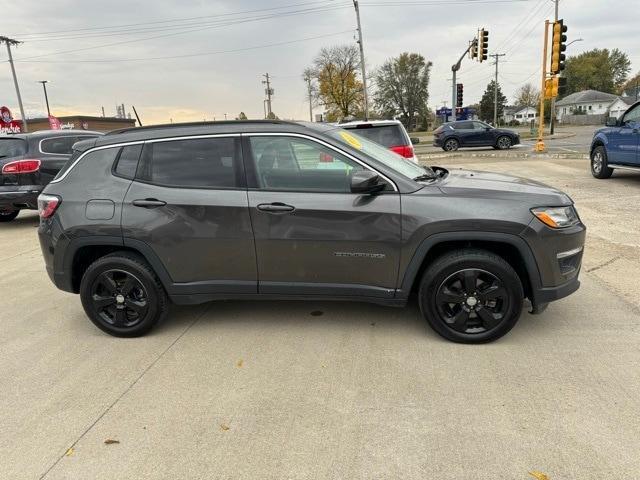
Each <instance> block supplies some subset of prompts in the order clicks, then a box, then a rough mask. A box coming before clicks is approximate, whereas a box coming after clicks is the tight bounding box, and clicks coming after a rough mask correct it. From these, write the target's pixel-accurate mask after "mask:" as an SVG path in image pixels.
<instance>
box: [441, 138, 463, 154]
mask: <svg viewBox="0 0 640 480" xmlns="http://www.w3.org/2000/svg"><path fill="white" fill-rule="evenodd" d="M458 148H460V142H459V141H458V140H456V139H455V138H450V139H448V140H447V141H445V142H444V145H443V146H442V149H443V150H444V151H445V152H454V151H456V150H458Z"/></svg>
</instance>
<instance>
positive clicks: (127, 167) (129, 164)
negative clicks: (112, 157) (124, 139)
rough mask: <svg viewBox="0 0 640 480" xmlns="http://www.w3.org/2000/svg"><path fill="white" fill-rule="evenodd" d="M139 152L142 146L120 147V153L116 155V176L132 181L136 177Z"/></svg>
mask: <svg viewBox="0 0 640 480" xmlns="http://www.w3.org/2000/svg"><path fill="white" fill-rule="evenodd" d="M141 151H142V144H140V145H127V146H126V147H122V149H121V150H120V153H119V154H118V160H117V163H116V168H115V172H116V175H119V176H121V177H125V178H129V179H133V178H134V177H135V176H136V170H137V168H138V159H139V158H140V152H141Z"/></svg>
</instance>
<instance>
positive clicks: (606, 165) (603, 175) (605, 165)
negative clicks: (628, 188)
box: [589, 145, 613, 179]
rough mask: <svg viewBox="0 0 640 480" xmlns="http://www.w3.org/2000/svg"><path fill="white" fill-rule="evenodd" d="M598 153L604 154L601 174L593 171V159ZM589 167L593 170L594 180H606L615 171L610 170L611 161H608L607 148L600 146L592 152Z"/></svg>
mask: <svg viewBox="0 0 640 480" xmlns="http://www.w3.org/2000/svg"><path fill="white" fill-rule="evenodd" d="M597 152H600V153H602V168H601V169H600V173H597V172H596V171H595V170H594V169H593V157H595V155H596V153H597ZM589 167H590V168H591V175H593V176H594V178H599V179H604V178H609V177H611V174H612V173H613V169H612V168H609V161H608V159H607V149H606V148H604V147H603V146H601V145H599V146H597V147H596V148H594V149H593V152H591V156H590V158H589Z"/></svg>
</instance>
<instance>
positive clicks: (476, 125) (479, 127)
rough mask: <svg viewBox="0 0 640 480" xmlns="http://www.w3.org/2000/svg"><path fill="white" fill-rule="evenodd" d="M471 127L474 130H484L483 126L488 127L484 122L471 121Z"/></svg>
mask: <svg viewBox="0 0 640 480" xmlns="http://www.w3.org/2000/svg"><path fill="white" fill-rule="evenodd" d="M473 128H474V129H476V130H484V129H485V128H490V127H489V125H487V124H486V123H482V122H473Z"/></svg>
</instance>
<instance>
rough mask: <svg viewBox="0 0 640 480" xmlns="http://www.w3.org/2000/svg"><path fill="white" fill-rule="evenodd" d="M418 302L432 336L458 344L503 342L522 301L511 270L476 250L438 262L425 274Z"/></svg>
mask: <svg viewBox="0 0 640 480" xmlns="http://www.w3.org/2000/svg"><path fill="white" fill-rule="evenodd" d="M465 285H466V287H465ZM469 290H474V291H473V292H471V291H469ZM474 294H475V295H474ZM418 296H419V302H420V311H421V312H422V315H423V316H424V317H425V319H426V320H427V322H429V324H430V325H431V327H432V328H433V329H434V330H435V331H436V333H438V334H439V335H441V336H442V337H444V338H446V339H447V340H451V341H453V342H458V343H486V342H491V341H493V340H497V339H498V338H500V337H502V336H503V335H505V334H506V333H507V332H508V331H509V330H511V329H512V328H513V326H514V325H515V324H516V322H517V321H518V319H519V318H520V314H521V313H522V304H523V300H524V292H523V289H522V283H521V281H520V278H519V277H518V274H517V273H516V272H515V270H514V269H513V268H512V267H511V265H509V264H508V263H507V262H506V261H505V260H504V259H503V258H501V257H499V256H498V255H496V254H494V253H491V252H488V251H485V250H476V249H462V250H456V251H453V252H450V253H447V254H444V255H442V256H441V257H439V258H437V259H436V260H435V261H434V262H433V263H432V264H431V265H430V266H429V267H428V268H427V269H426V271H425V272H424V275H423V276H422V279H421V282H420V290H419V294H418Z"/></svg>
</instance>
